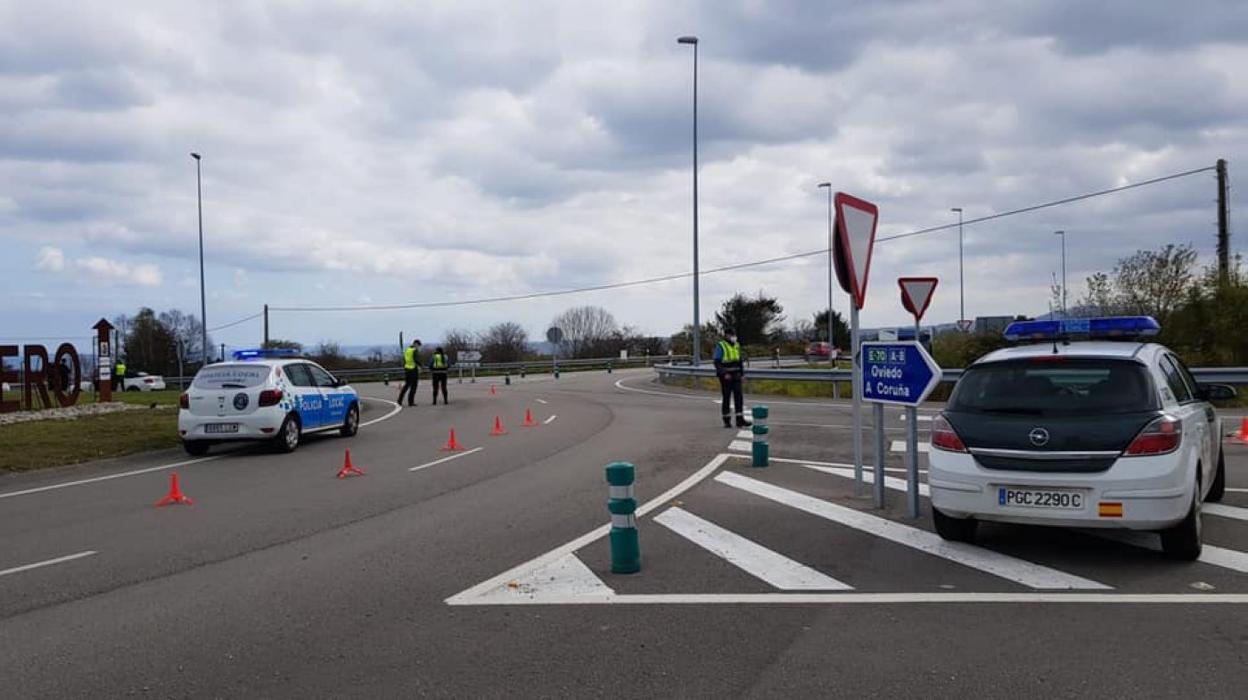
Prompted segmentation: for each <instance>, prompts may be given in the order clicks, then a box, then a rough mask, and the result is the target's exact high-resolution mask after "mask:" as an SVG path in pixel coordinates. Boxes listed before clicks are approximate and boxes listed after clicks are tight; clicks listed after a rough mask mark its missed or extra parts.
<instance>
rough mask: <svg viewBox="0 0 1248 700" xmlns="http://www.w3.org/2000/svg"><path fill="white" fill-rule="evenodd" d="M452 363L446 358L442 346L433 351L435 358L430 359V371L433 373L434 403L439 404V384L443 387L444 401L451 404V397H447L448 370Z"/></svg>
mask: <svg viewBox="0 0 1248 700" xmlns="http://www.w3.org/2000/svg"><path fill="white" fill-rule="evenodd" d="M450 366H451V363H449V362H447V360H446V353H445V352H443V351H442V348H438V349H437V350H434V351H433V359H432V360H429V372H430V373H431V374H432V375H433V405H434V406H437V405H438V386H441V387H442V403H443V404H444V405H445V404H449V403H450V402H451V400H450V399H448V398H447V397H446V378H447V370H449V369H450Z"/></svg>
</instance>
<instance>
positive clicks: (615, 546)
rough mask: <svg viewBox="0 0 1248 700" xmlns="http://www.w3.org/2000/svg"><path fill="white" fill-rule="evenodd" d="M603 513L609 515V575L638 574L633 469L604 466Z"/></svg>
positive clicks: (624, 464)
mask: <svg viewBox="0 0 1248 700" xmlns="http://www.w3.org/2000/svg"><path fill="white" fill-rule="evenodd" d="M606 471H607V483H608V484H609V485H610V486H609V487H608V495H609V496H610V498H609V499H608V500H607V510H609V511H611V534H610V536H609V539H610V541H611V573H613V574H635V573H637V572H638V571H641V542H640V540H639V539H638V537H637V516H636V515H635V513H636V511H637V499H636V498H634V497H633V479H634V471H635V470H634V468H633V465H631V464H629V463H628V462H612V463H611V464H608V465H607V469H606Z"/></svg>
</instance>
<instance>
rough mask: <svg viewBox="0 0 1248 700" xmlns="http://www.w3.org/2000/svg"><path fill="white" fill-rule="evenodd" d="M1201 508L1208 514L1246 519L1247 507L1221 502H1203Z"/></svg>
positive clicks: (1247, 515) (1247, 516)
mask: <svg viewBox="0 0 1248 700" xmlns="http://www.w3.org/2000/svg"><path fill="white" fill-rule="evenodd" d="M1201 510H1203V511H1204V512H1205V513H1208V514H1209V515H1217V516H1220V517H1223V518H1233V519H1235V520H1248V508H1238V507H1236V506H1228V505H1226V504H1223V503H1205V504H1204V505H1202V506H1201Z"/></svg>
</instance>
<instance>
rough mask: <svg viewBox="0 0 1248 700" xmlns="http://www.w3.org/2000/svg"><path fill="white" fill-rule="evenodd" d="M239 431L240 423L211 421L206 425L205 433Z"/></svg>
mask: <svg viewBox="0 0 1248 700" xmlns="http://www.w3.org/2000/svg"><path fill="white" fill-rule="evenodd" d="M237 432H238V423H209V424H207V425H205V426H204V433H206V434H209V435H214V434H220V433H237Z"/></svg>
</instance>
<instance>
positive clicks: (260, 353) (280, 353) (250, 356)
mask: <svg viewBox="0 0 1248 700" xmlns="http://www.w3.org/2000/svg"><path fill="white" fill-rule="evenodd" d="M298 356H299V352H298V351H297V350H295V349H294V348H249V349H247V350H235V351H234V359H235V360H263V359H268V358H275V357H298Z"/></svg>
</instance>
